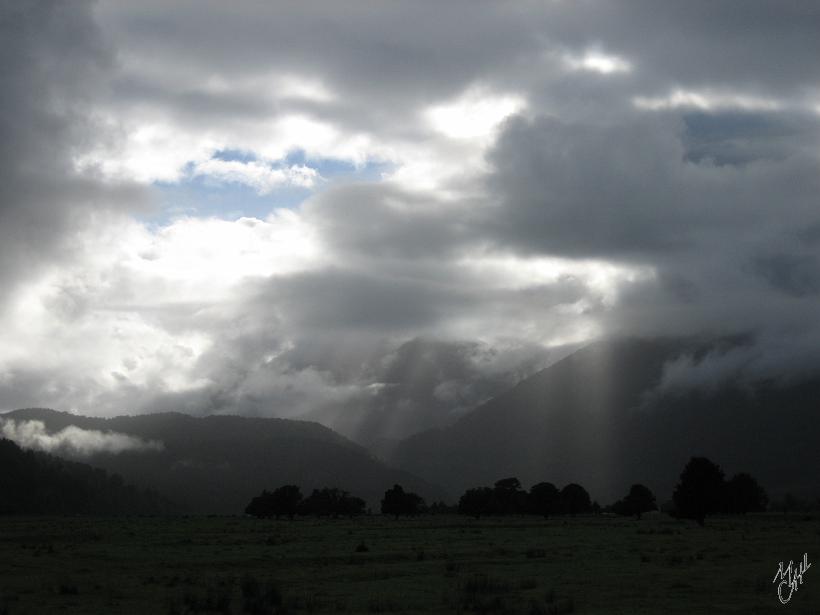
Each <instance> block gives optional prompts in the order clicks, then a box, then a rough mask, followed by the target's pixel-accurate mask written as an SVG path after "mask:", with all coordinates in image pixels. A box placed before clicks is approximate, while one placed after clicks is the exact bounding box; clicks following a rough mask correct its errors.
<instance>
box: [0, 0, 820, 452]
mask: <svg viewBox="0 0 820 615" xmlns="http://www.w3.org/2000/svg"><path fill="white" fill-rule="evenodd" d="M1 10H2V20H3V21H2V28H3V31H4V32H7V33H13V35H10V36H4V37H3V39H2V41H3V42H2V43H0V45H2V48H3V49H2V50H3V52H4V54H3V57H4V58H6V59H4V60H2V70H3V76H4V80H5V83H7V84H9V89H8V93H9V94H8V96H6V97H5V98H6V100H4V102H3V103H2V112H3V123H2V131H3V134H2V137H3V139H2V145H0V151H2V154H3V159H4V160H8V161H9V164H4V165H3V168H2V170H0V179H2V181H3V183H4V186H5V189H4V194H3V196H2V209H0V221H1V222H2V226H0V239H2V244H0V254H1V255H2V257H3V261H2V264H0V282H2V283H3V284H4V288H5V289H6V292H5V293H4V296H3V302H2V306H0V309H1V310H2V311H1V312H0V318H1V319H2V322H0V326H1V327H2V330H3V340H2V345H0V408H2V409H11V408H14V407H20V406H52V407H56V408H59V409H75V410H80V411H82V412H84V413H87V414H98V415H109V414H115V413H123V412H146V411H152V410H183V411H188V412H193V413H201V414H204V413H229V412H240V413H245V414H254V415H265V416H305V417H310V418H316V419H319V420H321V421H324V422H326V423H327V424H329V425H332V426H336V427H339V428H340V429H342V430H343V431H345V433H348V434H351V435H354V436H357V435H360V434H359V432H360V430H362V429H365V427H362V426H366V429H367V430H369V431H368V434H367V437H380V436H391V437H392V436H400V435H406V434H407V433H411V432H413V431H418V430H421V429H424V428H426V427H429V426H434V425H438V424H442V423H443V422H446V421H447V420H449V419H450V418H451V417H452V416H454V415H455V414H458V413H459V412H462V411H464V409H466V408H469V407H471V406H472V405H474V404H476V403H478V402H480V401H482V400H483V399H486V398H487V397H488V396H489V395H492V394H494V393H496V392H498V391H500V390H502V389H503V388H504V387H506V386H508V385H510V384H512V383H514V382H515V381H516V380H517V379H519V378H521V377H522V376H524V375H527V374H528V373H532V371H533V370H535V369H537V368H539V367H541V366H543V365H545V364H547V363H549V362H550V361H552V360H554V359H555V358H557V357H559V356H562V355H563V354H564V353H565V352H567V350H568V348H570V347H573V346H575V345H578V344H583V343H585V342H588V341H591V340H594V339H597V338H599V337H603V336H607V335H613V334H618V335H620V334H635V333H638V334H643V335H658V334H663V335H679V334H687V335H688V334H708V335H715V334H720V335H723V334H730V333H746V334H751V335H752V338H753V339H755V340H756V343H755V344H753V345H752V346H751V347H750V350H749V352H752V353H757V354H761V355H762V354H766V353H767V352H768V351H769V350H770V349H771V348H776V349H777V352H776V353H775V354H773V355H771V356H776V357H785V356H787V355H788V349H789V348H793V349H794V352H795V353H796V356H800V357H802V358H803V359H805V361H808V362H809V364H810V365H817V360H818V358H820V357H817V356H815V355H816V354H817V353H812V351H811V348H812V346H811V345H810V344H807V342H806V340H820V327H818V320H817V317H816V315H815V314H814V311H815V306H816V300H817V297H818V294H819V293H820V210H819V209H818V207H817V202H816V196H817V194H818V193H819V192H818V188H820V179H818V178H820V173H818V154H819V153H820V151H819V150H818V147H819V146H820V138H818V137H820V124H818V122H820V113H819V112H818V109H820V107H818V96H817V92H818V91H820V86H819V85H818V82H819V81H820V68H818V67H819V66H820V65H818V63H817V62H816V58H817V57H818V55H820V37H818V36H817V33H818V31H819V29H820V11H818V9H817V7H814V6H813V5H811V3H799V2H784V3H772V2H763V1H753V2H743V3H741V2H722V3H713V2H706V1H705V0H704V1H700V0H698V1H695V2H687V3H679V2H671V1H670V2H655V1H653V2H649V1H648V0H647V1H639V2H596V1H593V0H585V1H582V2H572V3H570V2H521V3H515V4H514V5H511V4H509V3H504V2H486V3H478V4H476V3H473V2H460V1H459V2H452V3H446V4H438V3H433V4H430V3H426V2H419V3H415V2H406V3H380V4H373V3H370V2H345V3H314V2H304V3H293V4H284V5H283V4H266V3H255V2H238V3H232V4H230V6H229V5H226V4H221V3H217V2H211V1H207V2H193V1H189V0H178V1H174V2H159V1H146V2H140V3H127V2H120V1H117V0H100V1H99V2H96V3H93V2H76V3H70V4H61V3H56V2H51V1H48V0H25V1H23V2H19V3H15V4H14V6H11V5H7V6H4V8H3V9H1ZM10 58H17V60H15V59H10ZM420 349H423V350H420ZM408 357H412V359H408ZM749 360H750V361H751V364H753V365H755V366H756V367H755V369H754V370H752V371H753V372H754V376H753V377H755V378H758V377H760V378H763V377H765V375H766V374H769V373H771V372H773V371H775V372H776V371H777V370H787V369H791V367H790V366H791V364H792V362H791V361H785V360H784V361H779V360H778V361H775V360H768V361H761V360H755V359H754V357H750V359H749ZM720 361H721V358H720V357H710V359H709V363H708V364H705V365H689V364H687V363H686V362H685V361H684V362H681V363H680V364H676V365H675V366H674V370H673V371H672V372H670V374H671V375H670V378H672V376H674V381H675V382H676V383H678V382H682V381H685V380H686V373H687V372H688V371H691V372H692V373H693V374H694V377H695V379H701V380H704V379H708V378H706V377H705V376H704V375H703V372H704V371H710V373H712V372H714V373H723V372H725V371H727V370H726V369H725V368H723V367H721V366H720V365H719V363H720ZM726 361H729V362H731V364H732V365H736V364H737V357H728V358H726ZM805 361H804V362H805ZM420 364H424V365H426V366H428V367H429V369H430V370H431V373H435V374H437V376H435V377H433V378H431V379H429V381H428V380H424V381H423V382H421V381H419V382H420V384H418V386H409V385H407V382H411V381H413V382H415V381H414V380H413V377H414V376H413V374H417V373H420V369H421V368H420ZM430 366H432V367H430ZM721 370H723V372H721ZM728 371H731V370H728ZM402 379H405V380H406V382H405V383H404V385H402V384H401V383H402V382H404V381H403V380H402ZM405 385H406V386H405ZM402 387H403V388H402ZM385 408H388V411H385ZM391 413H392V414H391ZM374 417H376V418H374Z"/></svg>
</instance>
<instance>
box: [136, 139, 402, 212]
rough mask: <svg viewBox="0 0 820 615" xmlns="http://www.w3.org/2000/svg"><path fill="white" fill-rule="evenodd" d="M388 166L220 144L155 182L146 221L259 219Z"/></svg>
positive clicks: (377, 175) (370, 177)
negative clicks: (267, 155) (154, 206)
mask: <svg viewBox="0 0 820 615" xmlns="http://www.w3.org/2000/svg"><path fill="white" fill-rule="evenodd" d="M391 166H392V165H390V164H388V163H383V162H376V161H372V162H367V163H365V164H364V165H356V164H354V163H352V162H350V161H346V160H339V159H332V158H319V159H316V158H311V157H308V156H307V155H306V154H305V153H304V152H303V151H295V152H292V153H291V154H289V155H288V156H287V157H285V158H284V159H282V160H279V161H274V162H270V161H266V160H263V159H260V158H259V157H257V156H256V155H255V154H254V153H252V152H247V151H240V150H221V151H218V152H216V153H215V154H214V155H213V156H212V157H211V158H210V159H209V160H207V161H203V162H199V163H193V162H192V163H189V164H188V165H186V167H185V172H184V173H183V174H182V175H181V178H180V180H179V181H175V182H164V181H158V182H155V183H154V187H155V189H156V190H157V191H158V201H159V210H158V211H157V212H156V213H155V214H154V215H153V216H151V217H150V218H149V219H148V220H147V221H148V222H151V223H153V224H158V225H162V224H165V223H167V222H168V221H170V220H173V219H174V218H178V217H181V216H188V217H215V218H221V219H226V220H235V219H237V218H241V217H254V218H260V219H262V218H265V217H266V216H267V215H268V214H269V213H270V212H271V211H273V210H274V209H279V208H287V209H293V208H296V207H298V206H299V205H300V204H301V203H302V202H304V201H305V199H307V198H308V197H310V196H311V195H312V194H314V193H316V192H318V191H321V190H323V189H325V188H326V187H327V186H328V185H330V184H331V183H334V182H339V181H356V182H369V181H378V180H380V179H382V177H383V175H384V174H385V173H388V172H389V171H390V170H391Z"/></svg>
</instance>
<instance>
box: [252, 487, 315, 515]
mask: <svg viewBox="0 0 820 615" xmlns="http://www.w3.org/2000/svg"><path fill="white" fill-rule="evenodd" d="M301 502H302V492H301V491H300V490H299V487H298V486H296V485H283V486H281V487H279V488H278V489H275V490H274V491H273V492H270V491H263V492H262V493H261V494H260V495H258V496H256V497H255V498H253V500H251V502H250V504H248V506H247V508H245V513H246V514H248V515H253V516H254V517H274V516H275V517H276V518H277V519H278V518H279V517H281V516H282V515H287V516H288V517H290V518H291V519H293V516H294V515H295V514H296V512H297V511H298V510H299V505H300V504H301Z"/></svg>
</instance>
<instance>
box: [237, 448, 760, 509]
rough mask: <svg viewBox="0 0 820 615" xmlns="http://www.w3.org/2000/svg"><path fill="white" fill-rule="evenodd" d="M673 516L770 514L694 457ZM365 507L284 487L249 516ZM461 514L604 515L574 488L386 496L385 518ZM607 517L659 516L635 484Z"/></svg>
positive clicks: (756, 494)
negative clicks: (455, 498) (450, 496)
mask: <svg viewBox="0 0 820 615" xmlns="http://www.w3.org/2000/svg"><path fill="white" fill-rule="evenodd" d="M673 501H674V506H675V510H674V511H673V514H675V515H677V516H679V517H683V518H689V519H695V520H696V521H697V522H698V523H700V524H701V525H702V524H703V523H704V521H705V518H706V516H708V515H712V514H716V513H729V514H745V513H747V512H758V511H763V510H765V509H766V505H767V504H768V497H767V496H766V492H765V491H764V490H763V488H762V487H761V486H760V485H759V484H758V482H757V481H756V480H755V479H754V478H753V477H752V476H750V475H749V474H746V473H740V474H736V475H735V476H733V477H732V478H731V479H730V480H728V481H727V480H725V477H724V474H723V471H722V470H721V469H720V467H719V466H717V465H716V464H714V463H712V462H711V461H709V460H708V459H706V458H705V457H693V458H692V459H691V460H690V461H689V463H687V465H686V467H685V468H684V469H683V472H682V473H681V475H680V482H679V483H678V485H677V487H676V488H675V493H674V495H673ZM364 510H365V502H364V500H362V499H361V498H357V497H354V496H352V495H350V494H349V493H348V492H346V491H342V490H340V489H336V488H328V487H326V488H324V489H314V491H313V493H311V495H310V496H308V497H307V498H303V497H302V493H301V491H300V489H299V487H298V486H296V485H283V486H282V487H279V488H278V489H276V490H274V491H272V492H269V491H263V492H262V493H261V494H260V495H258V496H257V497H255V498H253V500H252V501H251V502H250V504H248V506H247V508H246V509H245V512H246V513H247V514H249V515H253V516H255V517H277V518H279V517H289V518H291V519H292V518H293V517H294V516H295V515H316V516H329V517H342V516H346V517H352V516H355V515H359V514H362V513H364ZM454 510H457V512H459V513H461V514H463V515H469V516H472V517H475V518H477V519H478V518H480V517H481V516H483V515H514V514H520V515H523V514H531V515H539V516H542V517H544V518H548V517H550V516H551V515H573V516H574V515H580V514H588V513H592V512H600V510H601V509H600V507H599V506H598V504H597V503H596V502H592V501H591V499H590V497H589V493H588V492H587V490H586V489H584V488H583V487H582V486H581V485H579V484H577V483H570V484H568V485H566V486H565V487H564V488H563V489H560V490H559V489H558V488H557V487H556V486H555V485H554V484H552V483H548V482H541V483H537V484H535V485H533V486H532V487H531V488H530V490H529V491H525V490H524V489H523V488H522V486H521V481H519V480H518V479H517V478H515V477H510V478H503V479H501V480H498V481H496V482H495V484H494V485H493V486H492V487H474V488H472V489H468V490H467V491H465V492H464V494H463V495H462V496H461V498H460V499H459V502H458V506H457V508H455V509H454V508H452V507H449V506H447V505H445V504H444V503H442V502H437V503H434V504H433V505H431V506H429V507H428V506H427V505H426V504H425V502H424V500H423V499H422V498H421V497H420V496H419V495H418V494H416V493H412V492H409V491H405V490H404V488H403V487H402V486H401V485H393V487H391V488H390V489H388V490H387V491H385V493H384V497H383V498H382V501H381V512H382V514H384V515H392V516H394V517H396V518H397V519H398V518H399V517H400V516H415V515H419V514H422V513H433V514H435V513H448V512H454ZM606 510H607V511H610V512H613V513H616V514H619V515H625V516H636V517H637V518H638V519H640V518H641V516H642V515H643V514H644V513H647V512H650V511H654V510H658V505H657V502H656V499H655V495H654V494H653V493H652V491H651V490H650V489H649V488H648V487H647V486H646V485H642V484H634V485H632V486H631V487H630V489H629V492H628V493H627V494H626V495H625V496H624V497H623V498H621V499H620V500H618V501H617V502H615V503H614V504H612V505H611V506H609V507H607V509H606Z"/></svg>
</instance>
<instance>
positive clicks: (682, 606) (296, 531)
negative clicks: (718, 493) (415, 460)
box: [0, 515, 820, 615]
mask: <svg viewBox="0 0 820 615" xmlns="http://www.w3.org/2000/svg"><path fill="white" fill-rule="evenodd" d="M363 547H364V548H363ZM818 547H820V521H818V519H817V518H815V517H812V516H798V515H795V516H784V515H750V516H747V517H743V518H740V517H736V518H715V519H709V521H708V522H707V525H706V527H704V528H701V527H698V526H696V525H695V524H694V523H691V522H688V521H679V520H675V519H671V518H669V517H666V516H663V515H653V516H650V517H648V518H645V519H643V520H641V521H636V520H634V519H625V518H614V517H600V516H599V517H578V518H554V519H549V520H542V519H538V518H534V517H508V518H487V519H481V520H474V519H467V518H464V517H457V516H429V517H419V518H416V519H399V520H395V519H392V518H384V517H380V516H373V517H363V518H358V519H352V520H348V519H339V520H330V519H322V520H317V519H312V518H297V519H295V520H293V521H288V520H281V521H275V520H260V519H251V518H244V517H171V518H122V519H90V518H80V517H75V518H47V517H40V518H38V517H29V518H20V517H14V518H0V614H2V615H19V614H31V615H42V614H44V613H72V614H73V613H77V614H82V613H117V614H120V613H122V614H127V613H138V614H153V613H158V614H163V613H169V614H170V613H177V614H184V613H258V614H264V613H302V612H314V613H328V612H330V613H332V612H343V613H468V612H481V613H524V614H548V613H599V614H607V615H612V614H616V613H623V614H641V613H687V614H689V613H744V614H747V613H775V612H783V613H787V614H789V615H795V614H804V613H812V614H815V615H816V614H818V613H820V566H817V568H811V569H809V570H808V571H807V573H806V575H805V577H804V583H803V585H802V586H801V587H800V589H799V590H798V591H797V592H796V593H795V594H794V596H793V598H792V599H791V601H790V602H789V604H788V605H785V606H784V605H781V604H780V603H779V601H778V599H777V596H776V588H775V585H773V584H772V579H773V577H774V574H775V572H776V570H777V566H778V563H779V562H780V561H781V560H785V561H786V563H788V560H789V559H793V560H795V561H797V560H799V559H801V558H802V555H803V553H804V552H807V553H808V556H809V561H811V560H812V558H813V557H817V558H818V560H820V549H818Z"/></svg>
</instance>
